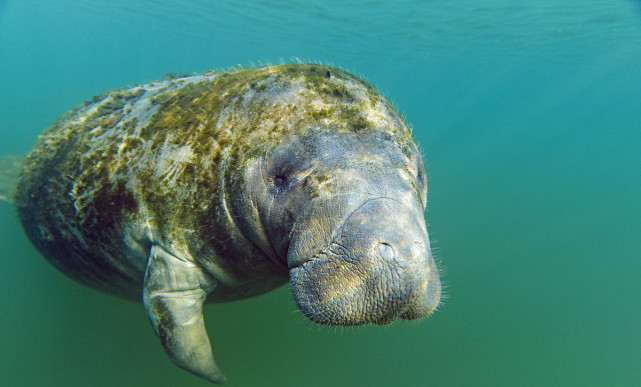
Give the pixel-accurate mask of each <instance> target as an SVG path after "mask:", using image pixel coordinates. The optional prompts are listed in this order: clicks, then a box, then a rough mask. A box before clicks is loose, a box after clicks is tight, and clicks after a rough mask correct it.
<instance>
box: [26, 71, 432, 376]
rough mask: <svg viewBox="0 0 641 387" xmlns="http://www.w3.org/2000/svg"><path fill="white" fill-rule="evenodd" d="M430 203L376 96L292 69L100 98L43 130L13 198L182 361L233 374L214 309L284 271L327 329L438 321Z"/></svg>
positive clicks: (45, 247) (84, 276) (35, 232)
mask: <svg viewBox="0 0 641 387" xmlns="http://www.w3.org/2000/svg"><path fill="white" fill-rule="evenodd" d="M425 196H426V188H425V175H424V170H423V163H422V160H421V157H420V155H419V153H418V151H417V148H416V146H415V144H414V142H413V140H412V139H411V136H410V133H409V131H408V129H407V128H406V126H405V124H404V123H403V121H402V120H401V118H400V117H399V116H398V114H397V113H396V111H395V110H394V109H393V108H392V107H391V106H390V105H389V104H388V103H387V102H386V101H385V100H384V99H383V98H382V97H381V96H380V94H378V93H377V92H376V91H375V90H374V89H373V88H372V87H371V86H369V85H368V84H366V83H365V82H363V81H362V80H360V79H358V78H356V77H354V76H353V75H350V74H348V73H346V72H344V71H341V70H339V69H336V68H329V67H325V66H320V65H310V64H289V65H280V66H269V67H264V68H256V69H247V70H239V71H235V72H229V73H205V74H201V75H195V76H185V77H174V78H173V79H167V80H163V81H158V82H153V83H149V84H145V85H140V86H135V87H132V88H129V89H120V90H115V91H111V92H108V93H107V94H104V95H101V96H97V97H95V98H94V99H92V100H91V101H88V102H86V103H84V104H82V105H80V106H78V107H76V108H74V109H72V110H71V111H69V112H68V113H66V114H65V115H64V116H63V117H62V118H60V119H59V120H58V121H57V122H56V123H55V124H54V125H53V126H52V127H51V128H49V129H47V130H46V131H45V132H44V133H43V134H42V135H41V136H40V138H39V140H38V141H37V143H36V145H35V147H34V149H33V151H32V152H31V154H30V155H29V157H28V159H27V161H26V166H25V169H24V172H23V173H22V175H21V178H20V181H19V183H18V185H17V191H16V196H15V204H16V207H17V210H18V214H19V216H20V219H21V221H22V225H23V227H24V229H25V231H26V233H27V235H28V236H29V238H30V239H31V240H32V242H33V243H34V244H35V245H36V246H37V247H38V249H39V250H40V251H41V252H42V253H43V254H44V256H45V257H46V258H47V259H48V260H49V261H50V262H51V263H52V264H53V265H54V266H56V267H57V268H58V269H60V270H61V271H62V272H64V273H65V274H67V275H69V276H71V277H72V278H74V279H76V280H77V281H79V282H81V283H83V284H86V285H88V286H91V287H94V288H96V289H99V290H102V291H105V292H108V293H111V294H115V295H118V296H121V297H124V298H129V299H133V300H141V299H142V300H143V302H144V304H145V307H146V309H147V312H148V314H149V316H150V319H151V321H152V323H153V325H154V327H155V329H156V333H157V334H158V336H159V337H160V339H161V342H162V343H163V345H164V346H165V349H166V350H167V352H168V353H169V355H170V356H171V357H172V359H173V360H174V361H175V362H176V363H177V364H178V365H180V366H181V367H183V368H185V369H187V370H189V371H191V372H194V373H195V374H197V375H199V376H202V377H204V378H206V379H208V380H211V381H213V382H222V381H223V380H224V377H223V376H222V374H221V373H220V371H218V369H217V367H216V365H215V363H214V360H213V357H212V355H211V350H210V346H209V341H208V338H207V335H206V333H205V330H204V323H203V320H202V304H203V303H204V302H218V301H229V300H235V299H241V298H245V297H250V296H254V295H257V294H260V293H264V292H267V291H269V290H272V289H274V288H276V287H278V286H280V285H282V284H284V283H285V282H287V281H288V279H289V280H291V284H292V291H293V293H294V297H295V299H296V302H297V304H298V306H299V308H300V309H301V310H302V312H303V313H304V314H305V315H306V316H308V317H309V318H310V319H312V320H314V321H316V322H319V323H322V324H333V325H358V324H366V323H379V324H384V323H387V322H390V321H392V320H394V319H395V318H397V317H403V318H407V319H413V318H419V317H423V316H425V315H427V314H429V313H430V312H431V311H432V310H433V309H434V308H435V307H436V306H437V304H438V301H439V296H440V282H439V278H438V271H437V269H436V266H435V264H434V260H433V258H432V256H431V253H430V248H429V239H428V237H427V232H426V230H425V222H424V219H423V209H424V207H425V203H426V197H425Z"/></svg>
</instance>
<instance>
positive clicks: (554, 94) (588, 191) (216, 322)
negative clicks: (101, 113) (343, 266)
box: [0, 0, 641, 386]
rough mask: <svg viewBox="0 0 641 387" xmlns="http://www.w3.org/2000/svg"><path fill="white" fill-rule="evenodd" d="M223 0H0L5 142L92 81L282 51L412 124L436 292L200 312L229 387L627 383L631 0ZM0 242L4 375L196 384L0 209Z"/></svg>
mask: <svg viewBox="0 0 641 387" xmlns="http://www.w3.org/2000/svg"><path fill="white" fill-rule="evenodd" d="M237 3H238V4H236V2H231V1H205V0H189V1H180V2H178V1H175V2H171V1H168V0H163V1H150V0H146V1H135V2H134V1H124V0H114V1H101V2H99V1H89V0H77V1H61V0H60V1H59V0H31V1H18V0H9V1H1V0H0V131H1V133H2V140H0V155H6V154H16V153H26V152H28V150H29V149H30V147H31V144H32V143H33V141H34V139H35V137H36V136H37V135H38V134H39V133H40V131H41V130H42V129H43V128H45V127H47V126H48V125H49V124H51V122H52V121H53V120H54V119H55V118H57V117H58V116H59V115H60V114H61V113H63V112H64V111H65V110H66V109H68V108H70V107H72V106H73V105H75V104H76V103H78V102H80V101H82V100H84V99H87V98H90V97H91V96H92V95H94V94H96V93H100V92H102V91H104V90H106V89H109V88H114V87H121V86H126V85H129V84H132V83H137V82H144V81H148V80H153V79H157V78H159V77H161V76H162V75H163V74H165V73H169V72H175V73H178V72H182V73H192V72H199V71H203V70H206V69H211V68H214V69H224V68H228V67H229V66H233V65H237V64H240V65H243V66H246V65H251V64H260V63H267V62H271V63H280V62H287V61H296V60H299V59H300V60H303V61H316V62H322V63H328V64H332V65H337V66H341V67H344V68H346V69H347V70H349V71H352V72H354V73H356V74H358V75H361V76H363V77H365V78H366V79H368V80H369V81H371V82H372V83H373V84H375V85H377V86H378V87H379V88H380V89H381V90H382V91H383V92H384V94H385V95H386V96H387V97H388V98H390V100H392V101H393V103H394V104H395V105H396V106H397V107H398V109H399V111H401V112H402V113H403V114H404V115H405V116H406V117H407V120H408V122H410V123H411V124H412V126H413V127H414V134H415V137H416V140H417V141H418V142H419V143H420V144H421V146H422V148H423V150H424V153H425V160H426V164H427V167H428V172H429V183H428V184H429V200H430V202H429V205H428V207H429V209H428V212H427V219H428V227H429V231H430V234H431V237H432V239H433V241H434V247H435V248H436V251H437V254H438V257H439V259H440V260H441V261H442V263H441V265H442V266H443V267H444V269H445V273H444V282H445V284H446V285H447V290H446V291H447V299H446V300H445V302H444V304H443V306H442V308H440V310H439V311H438V312H437V313H436V314H435V315H433V317H432V318H429V319H427V320H426V321H423V322H420V323H402V322H399V323H396V324H393V325H392V326H391V327H383V328H381V327H365V328H358V329H333V328H332V329H330V328H323V327H317V326H315V325H313V324H312V323H310V322H307V321H305V320H304V319H303V318H302V317H301V316H300V315H298V314H297V313H296V306H295V304H294V302H293V301H292V298H291V294H290V292H289V289H288V288H287V287H283V288H281V289H279V290H277V291H275V292H272V293H270V294H268V295H265V296H261V297H258V298H255V299H251V300H247V301H241V302H236V303H230V304H224V305H213V306H208V307H207V308H206V311H205V319H206V321H207V323H208V330H209V333H210V336H211V337H212V340H213V344H214V351H215V354H216V357H217V360H218V362H219V364H220V366H221V367H222V369H223V370H224V371H225V372H226V374H227V376H228V380H229V381H228V384H227V385H229V386H297V385H303V384H304V385H310V386H329V385H338V386H379V385H380V386H383V385H386V386H390V385H403V386H418V385H433V386H470V385H477V386H513V385H564V386H565V385H577V386H579V385H580V386H586V385H593V386H601V385H608V386H612V385H614V386H631V385H641V373H639V367H640V366H641V328H640V327H641V280H640V278H641V277H640V273H641V65H640V63H641V2H639V1H617V0H604V1H589V0H587V1H586V0H584V1H576V0H567V1H563V2H561V1H550V0H543V1H536V2H534V1H507V0H503V1H496V0H495V1H483V0H458V1H457V0H433V1H397V2H391V1H376V0H360V1H351V2H348V1H327V0H326V1H321V0H308V1H294V2H277V1H275V0H271V1H268V0H265V1H253V2H252V1H247V2H237ZM241 3H242V5H240V4H241ZM0 246H2V263H3V265H4V266H3V269H2V270H0V284H1V285H0V286H1V288H0V289H2V292H3V296H2V297H1V298H0V310H2V316H3V317H2V319H1V321H2V323H1V325H0V326H1V328H2V329H0V348H2V350H1V351H0V364H1V366H0V370H1V372H0V384H2V385H7V386H34V385H36V386H116V385H127V386H129V385H136V386H145V385H149V386H152V385H153V386H182V385H190V386H191V385H193V386H206V385H208V383H207V382H204V381H201V380H199V379H198V378H196V377H194V376H191V375H190V374H188V373H186V372H184V371H181V370H179V369H178V368H177V367H175V366H173V365H172V364H171V363H170V361H169V360H168V359H167V358H166V356H165V354H164V352H163V351H162V348H161V346H160V345H159V343H158V342H157V339H156V338H155V336H154V334H153V332H152V329H151V327H150V325H149V322H148V321H147V317H146V316H145V313H144V310H143V308H142V306H141V305H139V304H135V303H130V302H126V301H121V300H118V299H115V298H112V297H109V296H106V295H102V294H99V293H96V292H94V291H92V290H89V289H87V288H84V287H82V286H80V285H78V284H76V283H74V282H73V281H71V280H69V279H67V278H66V277H64V276H63V275H61V274H60V273H58V272H56V271H55V270H54V269H53V268H52V267H50V266H49V265H48V264H47V263H46V262H45V261H44V260H43V259H42V258H41V257H40V256H39V254H38V253H37V252H36V251H35V250H34V249H33V247H31V245H30V244H29V242H28V241H27V239H26V237H25V236H24V235H23V233H22V231H21V229H20V226H19V224H18V223H17V221H16V219H15V217H14V213H13V210H12V208H11V207H10V206H9V205H8V204H6V203H0Z"/></svg>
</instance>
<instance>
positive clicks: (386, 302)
mask: <svg viewBox="0 0 641 387" xmlns="http://www.w3.org/2000/svg"><path fill="white" fill-rule="evenodd" d="M372 215H377V216H372ZM420 215H421V218H420V219H417V217H416V214H413V213H412V211H411V209H408V208H406V207H405V206H404V205H403V204H402V203H400V202H398V201H397V200H395V199H392V198H385V197H382V198H371V199H368V200H366V201H365V202H364V203H363V204H361V205H360V206H359V207H358V208H357V209H356V210H354V211H352V212H351V213H350V214H349V215H348V216H347V218H346V219H345V221H344V222H343V223H342V225H341V226H340V227H339V228H338V230H337V231H336V232H335V233H334V234H333V235H332V237H331V242H330V243H329V244H328V245H326V246H324V248H322V249H321V250H320V251H319V252H317V253H316V254H313V255H312V256H311V257H308V258H303V259H302V260H299V261H297V260H295V259H291V257H290V261H294V262H293V263H292V264H291V265H290V283H291V288H292V292H293V296H294V300H295V302H296V305H297V306H298V308H299V310H300V311H301V312H302V313H303V314H304V315H305V316H306V317H307V318H308V319H310V320H311V321H314V322H316V323H318V324H322V325H340V326H357V325H365V324H372V323H373V324H378V325H385V324H389V323H391V322H393V321H394V320H396V319H397V318H402V319H406V320H413V319H418V318H422V317H426V316H427V315H429V314H430V313H431V312H432V311H433V310H434V309H436V307H437V305H438V303H439V300H440V281H439V279H438V271H437V269H436V266H435V264H434V259H433V257H432V254H431V252H430V249H429V240H427V233H425V232H423V230H424V228H422V227H421V223H420V222H421V221H423V219H422V215H423V213H422V212H421V214H420ZM292 243H293V244H295V243H296V237H295V236H294V238H293V240H292ZM292 250H295V249H290V253H289V254H290V255H291V252H292ZM296 261H297V262H296Z"/></svg>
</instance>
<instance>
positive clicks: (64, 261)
mask: <svg viewBox="0 0 641 387" xmlns="http://www.w3.org/2000/svg"><path fill="white" fill-rule="evenodd" d="M104 98H105V96H102V97H97V98H95V99H94V100H92V101H89V102H86V103H84V104H83V105H81V106H78V107H76V108H74V109H72V110H71V111H69V112H67V113H66V114H65V115H64V116H62V117H61V118H60V119H59V120H58V121H56V123H55V124H54V125H53V126H52V127H50V128H49V129H47V130H46V131H45V132H44V133H43V134H42V135H41V136H40V137H39V139H38V141H37V142H36V144H35V146H34V148H33V150H32V151H31V153H30V154H29V156H28V157H27V159H26V160H25V167H24V170H23V173H22V174H21V176H20V179H19V181H18V185H17V188H16V195H15V206H16V209H17V212H18V216H19V218H20V221H21V223H22V226H23V228H24V231H25V233H26V234H27V236H28V237H29V239H30V240H31V242H32V243H33V244H34V245H35V246H36V247H37V248H38V250H40V252H41V253H42V254H43V255H44V256H45V258H47V259H48V260H49V261H50V262H51V263H52V264H53V265H54V266H55V267H56V268H58V269H59V270H60V271H62V272H64V273H65V274H67V275H69V276H70V277H72V278H73V279H75V280H77V281H79V282H81V283H83V284H85V285H88V286H91V287H94V288H96V289H99V290H102V291H105V292H108V293H111V294H115V295H118V296H121V297H124V298H137V299H140V297H138V296H137V295H138V294H140V283H141V281H142V273H140V271H139V270H136V269H135V268H134V267H132V266H131V265H129V264H127V261H128V258H127V257H125V254H126V251H125V249H122V248H118V243H114V242H115V241H122V234H121V230H119V229H118V228H117V227H116V226H117V225H120V224H122V222H123V221H125V220H126V218H127V217H129V216H131V213H132V212H133V211H135V210H136V203H135V201H134V198H133V197H132V195H131V193H128V191H127V190H126V189H125V186H124V184H125V183H124V181H123V180H121V181H117V182H116V183H115V184H112V182H110V181H109V179H108V176H109V174H110V171H109V168H110V166H109V165H108V163H106V161H107V159H106V154H107V153H109V152H114V151H115V149H112V147H113V146H118V145H119V144H117V143H114V144H112V146H109V145H108V144H97V143H92V142H91V141H88V135H87V134H88V133H89V132H90V131H91V130H92V128H94V129H95V128H99V127H100V125H101V121H102V124H103V125H108V123H107V122H105V120H106V119H108V118H109V117H111V116H112V114H113V113H114V112H117V111H118V110H119V107H118V106H117V105H116V104H112V105H111V107H110V110H111V111H106V110H105V111H103V112H95V113H97V114H91V111H92V109H94V108H95V106H96V103H99V102H100V101H102V100H104ZM98 114H102V116H98ZM105 140H108V138H105ZM120 244H122V242H120Z"/></svg>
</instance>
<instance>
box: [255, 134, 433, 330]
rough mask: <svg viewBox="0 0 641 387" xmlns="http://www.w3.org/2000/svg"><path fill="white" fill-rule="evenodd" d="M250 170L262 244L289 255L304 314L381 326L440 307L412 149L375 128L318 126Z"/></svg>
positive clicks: (422, 187)
mask: <svg viewBox="0 0 641 387" xmlns="http://www.w3.org/2000/svg"><path fill="white" fill-rule="evenodd" d="M412 145H413V144H412ZM252 173H253V174H254V175H255V179H254V182H257V184H256V185H255V190H254V192H253V197H254V200H256V202H255V203H256V209H257V212H258V214H259V216H260V223H261V225H262V227H263V230H264V235H265V238H266V239H267V240H265V241H264V249H265V250H269V251H271V254H272V255H276V257H277V259H281V260H283V261H286V262H287V266H288V267H289V273H290V282H291V288H292V292H293V295H294V299H295V301H296V304H297V305H298V307H299V308H300V310H301V311H302V312H303V313H304V314H305V316H307V317H308V318H309V319H311V320H312V321H315V322H317V323H321V324H326V325H361V324H367V323H376V324H387V323H390V322H392V321H393V320H395V319H396V318H398V317H401V318H404V319H416V318H421V317H424V316H427V315H428V314H430V313H431V312H432V311H433V310H434V309H435V308H436V306H437V305H438V303H439V299H440V294H441V286H440V281H439V274H438V269H437V267H436V265H435V263H434V259H433V257H432V254H431V251H430V242H429V237H428V234H427V230H426V226H425V219H424V208H425V203H426V194H427V188H426V183H425V171H424V167H423V162H422V159H421V157H420V154H419V153H418V151H417V149H416V147H410V148H407V149H402V148H401V147H400V146H399V144H398V143H397V142H396V141H395V139H394V138H393V137H389V136H386V135H385V134H383V133H379V132H371V133H336V132H334V131H332V130H329V129H322V128H317V129H314V130H310V131H308V133H307V134H306V135H304V136H291V137H290V138H286V139H284V140H283V141H281V142H280V144H278V145H277V146H276V147H274V148H273V149H271V150H270V151H269V152H267V153H266V154H265V156H264V157H263V158H262V160H261V162H260V164H257V165H256V166H255V168H254V171H253V172H252ZM265 238H264V239H265Z"/></svg>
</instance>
